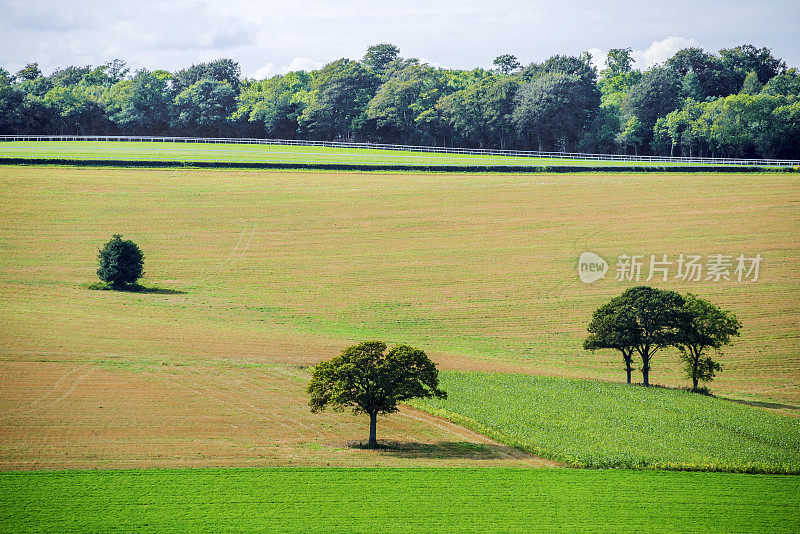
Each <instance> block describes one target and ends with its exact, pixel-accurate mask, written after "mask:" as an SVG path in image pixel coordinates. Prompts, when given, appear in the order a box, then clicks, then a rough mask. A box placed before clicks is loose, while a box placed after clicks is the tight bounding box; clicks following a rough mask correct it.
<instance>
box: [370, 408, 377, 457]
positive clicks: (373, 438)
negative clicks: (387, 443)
mask: <svg viewBox="0 0 800 534" xmlns="http://www.w3.org/2000/svg"><path fill="white" fill-rule="evenodd" d="M377 426H378V412H374V413H371V414H369V446H370V448H371V449H377V448H378V439H377V432H376V429H377Z"/></svg>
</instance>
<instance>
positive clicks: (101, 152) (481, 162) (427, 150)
mask: <svg viewBox="0 0 800 534" xmlns="http://www.w3.org/2000/svg"><path fill="white" fill-rule="evenodd" d="M89 142H94V143H89ZM97 142H103V143H102V144H99V143H97ZM107 143H108V144H107ZM126 143H136V144H131V145H129V146H125V144H126ZM281 147H286V149H285V150H282V149H281ZM304 148H306V149H307V150H304ZM320 148H328V149H332V150H319V149H320ZM3 158H6V159H8V158H23V159H34V158H35V159H62V160H72V161H79V160H125V161H177V162H185V163H191V162H208V163H213V162H225V163H300V164H302V163H309V164H325V163H328V164H359V165H410V166H514V167H528V166H530V167H535V166H542V165H548V166H554V165H562V166H566V165H569V166H587V167H593V166H647V167H673V166H678V167H706V166H740V167H767V168H776V167H800V160H776V159H744V158H699V157H693V158H686V157H663V156H630V155H617V154H586V153H575V152H535V151H518V150H491V149H469V148H451V147H433V146H414V145H385V144H377V143H344V142H331V141H299V140H288V139H241V138H239V139H234V138H230V139H228V138H194V137H148V136H74V135H46V136H42V135H0V159H3Z"/></svg>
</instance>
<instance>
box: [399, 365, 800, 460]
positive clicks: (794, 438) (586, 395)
mask: <svg viewBox="0 0 800 534" xmlns="http://www.w3.org/2000/svg"><path fill="white" fill-rule="evenodd" d="M441 384H442V387H443V388H444V389H445V390H446V391H447V393H448V399H447V400H439V399H421V400H415V401H414V402H413V405H414V406H416V407H418V408H422V409H424V410H427V411H430V412H431V413H434V414H437V415H441V416H443V417H446V418H448V419H451V420H453V421H455V422H458V423H460V424H463V425H465V426H468V427H470V428H473V429H474V430H478V431H480V432H482V433H485V434H487V435H489V436H492V437H494V438H495V439H497V440H499V441H502V442H504V443H507V444H509V445H514V446H516V447H519V448H521V449H524V450H527V451H529V452H531V453H533V454H537V455H539V456H543V457H545V458H549V459H551V460H556V461H559V462H564V463H566V464H568V465H572V466H576V467H600V468H612V467H614V468H616V467H625V468H652V469H691V470H712V471H739V472H766V473H794V474H800V419H797V418H789V417H786V416H783V415H778V414H772V413H768V412H766V411H764V410H759V409H757V408H753V407H750V406H745V405H742V404H737V403H733V402H730V401H726V400H721V399H715V398H711V397H706V396H702V395H697V394H693V393H689V392H687V391H683V390H670V389H663V388H650V389H645V388H642V387H638V386H627V385H625V384H614V383H606V382H599V381H593V380H571V379H565V378H552V377H541V376H529V375H519V374H510V373H506V374H500V373H469V372H457V371H449V372H444V373H442V374H441Z"/></svg>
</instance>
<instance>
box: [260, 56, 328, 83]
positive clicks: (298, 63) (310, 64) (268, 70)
mask: <svg viewBox="0 0 800 534" xmlns="http://www.w3.org/2000/svg"><path fill="white" fill-rule="evenodd" d="M324 64H325V63H324V62H322V61H316V60H314V59H311V58H307V57H296V58H294V59H293V60H292V61H291V63H289V64H288V65H281V66H280V67H276V66H275V64H274V63H267V64H266V65H264V66H263V67H261V68H260V69H258V70H256V71H255V72H254V73H253V76H252V77H253V78H255V79H256V80H263V79H265V78H270V77H272V76H275V75H277V74H286V73H287V72H295V71H298V70H305V71H311V70H317V69H318V68H320V67H322V66H323V65H324Z"/></svg>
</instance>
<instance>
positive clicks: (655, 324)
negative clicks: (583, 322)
mask: <svg viewBox="0 0 800 534" xmlns="http://www.w3.org/2000/svg"><path fill="white" fill-rule="evenodd" d="M606 306H610V308H611V309H614V310H617V311H616V312H615V313H613V314H612V315H611V316H610V317H608V320H607V322H605V323H603V324H604V327H607V328H606V329H604V330H603V332H604V334H605V335H604V337H603V340H604V341H606V342H607V344H608V345H609V346H608V347H607V348H617V346H616V345H617V344H619V346H620V347H622V346H625V347H627V348H626V350H629V349H630V348H632V349H633V350H635V351H636V353H637V354H638V355H639V357H641V359H642V382H643V384H644V385H645V386H649V385H650V367H651V365H650V362H651V360H652V358H653V355H654V354H655V353H656V352H657V351H658V350H659V349H662V348H664V347H668V346H670V345H674V344H675V341H676V339H677V338H678V333H679V330H680V328H681V326H682V324H683V323H684V320H683V318H684V317H685V311H684V309H683V307H684V300H683V297H682V296H681V295H680V294H678V293H676V292H674V291H667V290H665V289H656V288H654V287H648V286H638V287H632V288H630V289H627V290H626V291H625V292H624V293H622V294H621V295H619V296H617V297H614V298H613V299H611V301H609V303H608V304H607V305H606ZM600 309H602V307H601V308H600ZM598 311H600V310H598ZM595 313H597V312H595ZM601 316H605V314H601ZM589 339H592V338H591V336H590V338H589ZM587 342H589V340H587ZM594 343H595V342H594V341H591V342H590V346H589V347H587V348H590V349H591V348H592V345H593V344H594ZM612 344H614V345H615V346H611V345H612ZM595 348H606V347H599V346H596V347H595ZM618 350H622V349H621V348H620V349H618ZM623 354H624V352H623Z"/></svg>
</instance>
